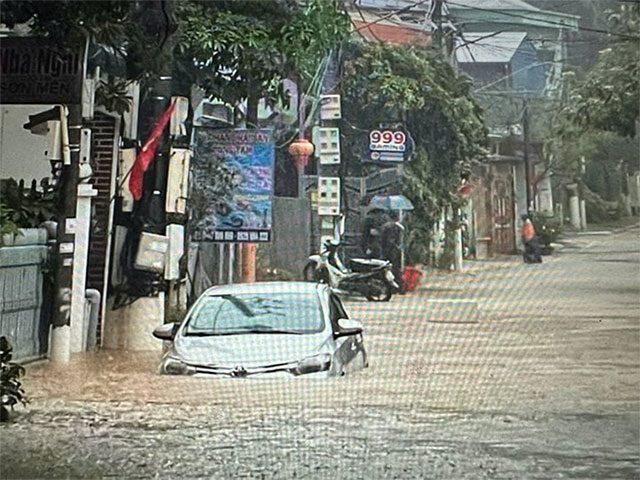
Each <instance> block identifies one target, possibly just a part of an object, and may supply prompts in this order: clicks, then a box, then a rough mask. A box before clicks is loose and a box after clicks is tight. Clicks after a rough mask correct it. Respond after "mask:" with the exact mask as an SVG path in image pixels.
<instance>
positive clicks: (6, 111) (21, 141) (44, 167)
mask: <svg viewBox="0 0 640 480" xmlns="http://www.w3.org/2000/svg"><path fill="white" fill-rule="evenodd" d="M51 107H52V105H2V107H1V108H0V178H10V177H13V178H15V179H16V180H21V179H24V180H25V184H26V185H27V186H28V185H29V184H30V183H31V180H32V179H36V180H37V181H38V183H39V182H40V180H41V179H42V178H44V177H51V164H50V163H49V162H48V161H47V160H45V157H44V152H45V150H46V149H47V138H46V137H45V136H40V135H34V134H33V133H31V132H30V131H29V130H26V129H24V128H23V125H24V124H25V123H27V122H28V121H29V115H33V114H34V113H38V112H42V111H44V110H48V109H50V108H51Z"/></svg>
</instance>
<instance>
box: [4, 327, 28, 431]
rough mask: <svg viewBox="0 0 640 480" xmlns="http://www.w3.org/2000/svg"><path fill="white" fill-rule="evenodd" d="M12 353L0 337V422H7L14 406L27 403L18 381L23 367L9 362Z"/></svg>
mask: <svg viewBox="0 0 640 480" xmlns="http://www.w3.org/2000/svg"><path fill="white" fill-rule="evenodd" d="M12 351H13V348H12V347H11V344H10V343H9V340H7V337H4V336H2V337H0V422H7V421H9V410H10V409H11V410H13V407H14V405H16V404H17V403H22V404H23V405H26V404H27V402H28V399H27V397H26V396H25V393H24V389H23V388H22V382H21V381H20V377H22V376H23V375H24V367H23V366H22V365H19V364H17V363H14V362H12V361H11V358H12V356H13V355H12V353H11V352H12Z"/></svg>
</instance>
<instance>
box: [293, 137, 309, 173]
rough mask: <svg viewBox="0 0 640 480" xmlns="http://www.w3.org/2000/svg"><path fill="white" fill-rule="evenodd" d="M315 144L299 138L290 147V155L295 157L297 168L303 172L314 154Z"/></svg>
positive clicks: (294, 161)
mask: <svg viewBox="0 0 640 480" xmlns="http://www.w3.org/2000/svg"><path fill="white" fill-rule="evenodd" d="M313 150H314V148H313V143H311V142H310V141H309V140H307V139H306V138H298V139H296V140H294V141H293V142H291V144H290V145H289V154H290V155H291V156H292V157H293V163H295V165H296V168H297V169H298V170H299V171H302V170H303V169H304V167H306V165H307V162H308V161H309V157H310V156H311V154H312V153H313Z"/></svg>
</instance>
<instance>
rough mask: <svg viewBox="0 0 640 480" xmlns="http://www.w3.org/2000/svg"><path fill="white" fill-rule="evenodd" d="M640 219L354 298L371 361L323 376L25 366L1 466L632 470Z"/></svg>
mask: <svg viewBox="0 0 640 480" xmlns="http://www.w3.org/2000/svg"><path fill="white" fill-rule="evenodd" d="M639 232H640V230H638V229H633V230H630V231H627V232H625V233H620V234H614V235H608V236H597V235H593V236H588V235H586V236H580V237H577V238H576V239H574V241H573V242H572V244H569V245H567V246H566V247H565V248H564V249H563V250H562V251H561V252H560V253H559V254H557V255H554V256H553V257H551V258H549V257H547V258H545V263H543V264H542V265H523V264H520V263H519V261H518V259H517V258H505V259H503V260H498V261H491V262H475V263H474V265H473V267H472V268H471V269H470V270H469V271H467V272H466V273H463V274H457V275H443V274H435V273H434V274H433V275H431V276H429V277H428V278H427V279H426V285H425V287H426V288H424V289H422V290H421V291H420V292H417V293H415V294H411V295H407V296H404V297H394V299H393V300H392V301H391V302H390V303H388V304H372V303H368V302H363V301H359V300H357V299H354V300H352V301H349V302H348V308H349V310H350V312H351V314H352V316H353V317H355V318H360V319H362V320H363V322H364V323H365V328H366V337H365V338H366V342H367V346H368V349H369V353H370V361H371V367H370V368H369V369H367V370H365V371H363V372H358V373H355V374H352V375H350V376H347V377H343V378H339V379H332V380H329V381H321V380H308V379H293V380H252V379H238V380H231V379H195V378H176V377H160V376H157V375H155V374H154V373H153V372H154V370H155V367H156V363H157V358H158V356H157V355H155V354H126V355H122V354H119V353H116V352H105V351H103V352H100V353H99V354H91V355H85V356H83V357H79V358H76V359H75V360H74V363H73V364H72V365H71V366H69V367H64V368H61V367H54V366H51V365H47V364H41V365H34V366H31V367H29V369H28V374H27V379H26V381H25V387H26V388H27V390H28V393H29V394H30V395H31V396H32V398H33V401H32V404H31V405H30V406H29V408H28V409H26V410H24V411H21V412H20V414H19V415H18V416H17V421H16V422H15V423H13V424H10V425H7V426H1V427H0V429H1V430H0V435H2V437H1V438H2V441H1V442H2V443H1V444H0V447H1V448H0V476H2V478H61V477H68V478H69V477H70V478H81V477H82V478H87V477H94V478H95V477H114V478H116V477H117V478H150V477H151V478H153V477H160V478H189V477H191V478H193V477H214V478H328V477H337V478H470V479H471V478H514V479H520V478H593V479H600V478H640V460H639V458H640V310H639V302H640V300H639V298H640V277H639V275H638V274H639V273H640V241H639V236H638V234H639Z"/></svg>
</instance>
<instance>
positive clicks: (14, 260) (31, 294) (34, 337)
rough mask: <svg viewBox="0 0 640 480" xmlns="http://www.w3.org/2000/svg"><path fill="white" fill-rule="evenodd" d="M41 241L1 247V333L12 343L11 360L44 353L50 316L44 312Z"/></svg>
mask: <svg viewBox="0 0 640 480" xmlns="http://www.w3.org/2000/svg"><path fill="white" fill-rule="evenodd" d="M47 252H48V249H47V247H46V246H44V245H28V246H20V247H2V248H0V336H6V337H7V338H8V339H9V341H10V342H11V344H12V346H13V356H14V360H17V361H26V360H35V359H38V358H43V357H46V355H47V348H48V337H49V319H48V315H46V313H45V312H43V303H44V302H43V299H44V294H43V265H44V263H45V261H46V259H47Z"/></svg>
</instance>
